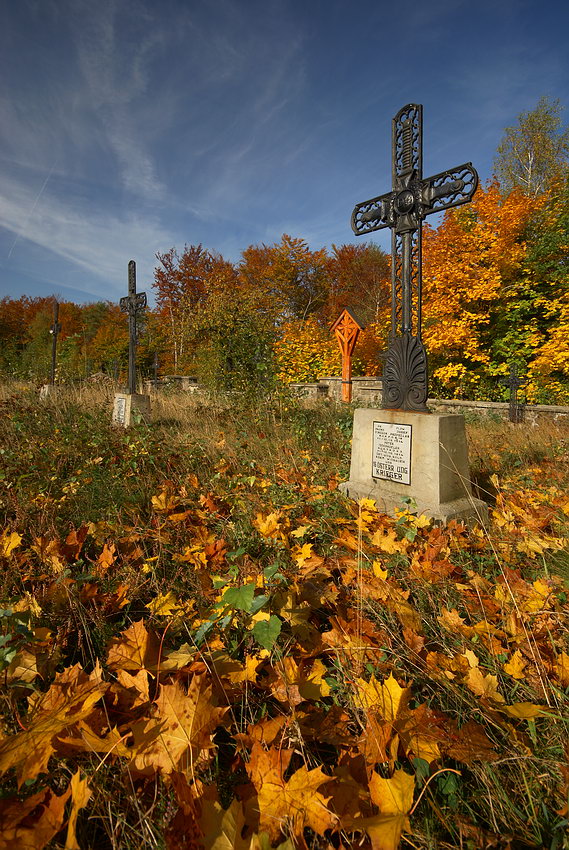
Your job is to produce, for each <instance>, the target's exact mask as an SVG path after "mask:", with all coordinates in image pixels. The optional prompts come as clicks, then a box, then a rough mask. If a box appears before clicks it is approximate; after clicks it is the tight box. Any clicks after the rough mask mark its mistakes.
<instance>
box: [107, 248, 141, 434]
mask: <svg viewBox="0 0 569 850" xmlns="http://www.w3.org/2000/svg"><path fill="white" fill-rule="evenodd" d="M145 307H146V293H145V292H137V291H136V263H135V262H134V260H131V261H130V262H129V264H128V295H126V296H125V297H124V298H121V300H120V308H121V310H122V311H123V313H128V389H127V392H124V393H122V392H118V393H115V400H114V405H113V422H114V423H115V424H116V425H121V426H122V427H123V428H129V427H130V425H131V424H132V422H133V421H135V420H136V418H137V417H142V418H143V419H148V418H149V417H150V396H148V395H144V394H143V393H137V391H136V390H137V381H136V332H137V328H136V320H137V318H138V316H139V315H140V313H141V312H142V311H143V310H144V309H145Z"/></svg>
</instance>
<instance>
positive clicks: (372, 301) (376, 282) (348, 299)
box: [324, 242, 391, 325]
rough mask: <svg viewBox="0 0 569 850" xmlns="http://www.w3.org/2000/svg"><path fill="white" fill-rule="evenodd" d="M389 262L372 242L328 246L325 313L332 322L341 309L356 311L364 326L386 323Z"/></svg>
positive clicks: (387, 318)
mask: <svg viewBox="0 0 569 850" xmlns="http://www.w3.org/2000/svg"><path fill="white" fill-rule="evenodd" d="M390 267H391V262H390V258H389V256H388V255H387V254H386V253H385V251H382V249H381V248H380V247H379V246H378V245H374V244H373V243H372V242H368V243H366V242H360V243H358V244H357V245H351V244H348V245H340V246H338V245H332V255H331V256H330V257H329V259H328V265H327V273H328V279H329V282H328V292H327V302H326V305H325V310H324V311H325V314H326V317H327V319H328V320H329V321H334V320H335V319H336V318H337V317H338V316H339V314H340V312H341V311H342V310H343V309H344V307H349V306H352V307H354V308H356V309H357V311H358V315H360V316H362V318H363V319H364V321H365V322H366V324H368V325H369V324H372V323H375V324H378V323H383V322H386V321H389V317H390V309H391V308H390V300H391V279H390Z"/></svg>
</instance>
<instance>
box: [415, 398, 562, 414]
mask: <svg viewBox="0 0 569 850" xmlns="http://www.w3.org/2000/svg"><path fill="white" fill-rule="evenodd" d="M427 404H443V405H445V406H451V405H452V406H453V407H467V408H470V407H478V408H482V409H486V410H492V409H494V410H508V409H509V407H510V403H509V402H507V401H470V400H468V399H463V398H429V399H427ZM524 407H525V410H526V411H530V412H531V411H535V412H536V413H539V412H540V411H542V412H543V413H567V414H569V407H564V406H562V405H558V404H526V405H524Z"/></svg>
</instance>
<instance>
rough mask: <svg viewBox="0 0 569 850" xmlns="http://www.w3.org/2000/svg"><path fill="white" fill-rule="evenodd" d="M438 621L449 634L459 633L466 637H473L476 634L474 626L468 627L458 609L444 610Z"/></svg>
mask: <svg viewBox="0 0 569 850" xmlns="http://www.w3.org/2000/svg"><path fill="white" fill-rule="evenodd" d="M437 620H438V622H439V623H440V624H441V626H442V627H443V629H446V630H447V632H459V633H460V634H462V635H464V636H465V637H471V635H473V634H474V629H473V628H472V626H467V625H466V623H465V621H464V620H463V618H462V617H461V616H460V614H459V613H458V611H457V610H456V608H453V609H452V610H450V611H449V610H448V609H447V608H443V609H442V613H441V616H440V617H437Z"/></svg>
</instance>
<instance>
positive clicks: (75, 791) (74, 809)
mask: <svg viewBox="0 0 569 850" xmlns="http://www.w3.org/2000/svg"><path fill="white" fill-rule="evenodd" d="M69 788H70V790H71V811H70V813H69V821H68V823H67V838H66V840H65V848H64V850H81V847H80V846H79V844H78V843H77V835H76V832H75V830H76V827H77V817H78V815H79V811H80V809H84V808H85V806H86V805H87V803H88V802H89V800H90V799H91V791H90V789H89V785H88V784H87V779H86V778H85V779H81V775H80V773H79V770H78V771H77V772H76V773H74V774H73V776H72V777H71V784H70V786H69Z"/></svg>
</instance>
